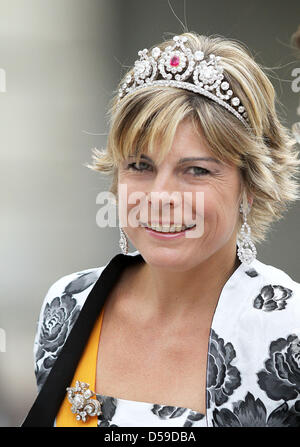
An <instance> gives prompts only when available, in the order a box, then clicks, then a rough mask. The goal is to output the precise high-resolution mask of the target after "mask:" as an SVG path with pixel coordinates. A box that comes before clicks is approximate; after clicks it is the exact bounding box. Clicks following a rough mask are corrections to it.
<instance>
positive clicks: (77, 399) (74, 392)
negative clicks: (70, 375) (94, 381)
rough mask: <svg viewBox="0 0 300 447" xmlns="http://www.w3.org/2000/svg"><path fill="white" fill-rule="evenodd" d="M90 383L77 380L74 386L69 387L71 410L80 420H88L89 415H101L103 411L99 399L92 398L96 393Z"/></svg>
mask: <svg viewBox="0 0 300 447" xmlns="http://www.w3.org/2000/svg"><path fill="white" fill-rule="evenodd" d="M89 387H90V385H89V384H88V383H85V382H80V381H79V380H77V381H76V385H75V386H74V387H68V388H67V392H68V394H67V395H68V399H69V402H70V403H71V404H72V407H71V411H72V413H74V414H76V419H77V420H78V421H80V420H82V421H83V422H86V419H87V417H89V416H96V415H97V416H99V415H100V414H101V413H102V411H101V404H102V403H103V402H100V401H99V400H97V399H91V398H92V397H93V396H95V395H96V393H94V391H92V390H90V389H89Z"/></svg>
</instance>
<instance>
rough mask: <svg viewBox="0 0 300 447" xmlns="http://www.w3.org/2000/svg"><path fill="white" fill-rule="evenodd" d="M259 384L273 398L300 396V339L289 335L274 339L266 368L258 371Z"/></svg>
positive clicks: (288, 398)
mask: <svg viewBox="0 0 300 447" xmlns="http://www.w3.org/2000/svg"><path fill="white" fill-rule="evenodd" d="M257 377H258V384H259V386H260V388H261V389H262V390H264V391H265V392H266V394H267V395H268V397H269V398H270V399H273V400H280V399H284V400H290V399H295V398H297V397H300V339H299V338H298V336H297V335H294V334H292V335H289V336H288V337H287V338H286V339H285V338H278V339H277V340H274V341H272V343H271V344H270V348H269V358H268V359H267V360H266V361H265V369H262V370H261V371H259V372H258V373H257Z"/></svg>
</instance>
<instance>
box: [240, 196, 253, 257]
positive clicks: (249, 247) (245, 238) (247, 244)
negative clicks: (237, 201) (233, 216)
mask: <svg viewBox="0 0 300 447" xmlns="http://www.w3.org/2000/svg"><path fill="white" fill-rule="evenodd" d="M240 213H242V214H243V218H244V222H243V225H242V228H241V231H240V236H238V238H237V244H238V252H237V254H238V257H239V259H240V261H241V262H243V263H245V264H247V265H248V264H250V263H251V262H252V261H253V259H255V258H256V254H257V251H256V248H255V245H254V243H253V241H252V240H251V228H250V227H249V225H248V223H247V213H246V212H245V210H244V208H243V205H242V204H241V205H240Z"/></svg>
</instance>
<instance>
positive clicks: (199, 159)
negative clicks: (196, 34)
mask: <svg viewBox="0 0 300 447" xmlns="http://www.w3.org/2000/svg"><path fill="white" fill-rule="evenodd" d="M130 157H134V158H135V157H136V156H135V155H130ZM141 158H144V159H145V160H148V161H151V162H152V161H153V160H151V158H150V157H148V156H147V155H144V154H142V155H141ZM192 161H212V162H214V163H217V164H219V165H221V164H222V163H221V161H220V160H217V159H216V158H213V157H185V158H180V159H179V160H178V164H181V163H186V162H192Z"/></svg>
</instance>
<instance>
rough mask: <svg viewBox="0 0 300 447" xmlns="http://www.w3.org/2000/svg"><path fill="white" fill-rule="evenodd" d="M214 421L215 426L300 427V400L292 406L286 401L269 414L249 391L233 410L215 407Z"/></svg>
mask: <svg viewBox="0 0 300 447" xmlns="http://www.w3.org/2000/svg"><path fill="white" fill-rule="evenodd" d="M212 422H213V427H300V400H299V401H297V402H296V403H295V404H294V405H293V406H291V407H290V408H289V406H288V404H287V403H286V402H284V403H283V404H281V405H278V406H277V407H276V408H275V409H274V410H273V411H272V412H271V413H270V414H269V415H268V414H267V410H266V407H265V405H264V403H263V402H262V401H261V400H260V399H255V398H254V396H253V394H251V393H250V392H248V393H247V395H246V398H245V400H240V401H238V402H235V403H233V404H232V410H229V409H228V408H222V409H221V410H219V409H217V408H215V409H214V411H213V421H212Z"/></svg>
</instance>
